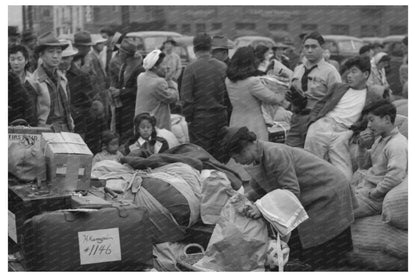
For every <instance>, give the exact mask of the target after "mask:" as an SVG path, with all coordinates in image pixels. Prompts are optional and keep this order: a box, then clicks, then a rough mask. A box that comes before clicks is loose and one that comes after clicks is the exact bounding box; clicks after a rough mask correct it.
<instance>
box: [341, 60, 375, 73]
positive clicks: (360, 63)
mask: <svg viewBox="0 0 416 277" xmlns="http://www.w3.org/2000/svg"><path fill="white" fill-rule="evenodd" d="M353 66H355V67H357V68H358V69H359V70H361V72H363V73H364V72H366V71H367V72H368V75H370V73H371V62H370V57H368V56H355V57H352V58H350V59H348V60H347V61H346V62H345V69H351V67H353Z"/></svg>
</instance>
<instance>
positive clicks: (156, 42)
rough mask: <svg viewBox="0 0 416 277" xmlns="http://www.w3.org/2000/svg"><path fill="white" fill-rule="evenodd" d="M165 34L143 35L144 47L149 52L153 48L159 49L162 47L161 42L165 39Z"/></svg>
mask: <svg viewBox="0 0 416 277" xmlns="http://www.w3.org/2000/svg"><path fill="white" fill-rule="evenodd" d="M166 38H167V37H166V36H158V37H145V38H144V45H145V47H146V49H145V50H146V51H148V52H150V51H153V50H155V49H159V48H160V47H162V44H163V42H165V40H166Z"/></svg>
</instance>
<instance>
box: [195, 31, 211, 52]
mask: <svg viewBox="0 0 416 277" xmlns="http://www.w3.org/2000/svg"><path fill="white" fill-rule="evenodd" d="M193 43H194V49H195V51H210V50H211V36H210V35H208V34H206V33H203V34H198V35H196V36H195V37H194V40H193Z"/></svg>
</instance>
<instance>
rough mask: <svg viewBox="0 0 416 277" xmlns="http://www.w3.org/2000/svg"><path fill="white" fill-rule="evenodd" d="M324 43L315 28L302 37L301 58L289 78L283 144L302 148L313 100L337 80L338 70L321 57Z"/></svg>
mask: <svg viewBox="0 0 416 277" xmlns="http://www.w3.org/2000/svg"><path fill="white" fill-rule="evenodd" d="M324 43H325V41H324V38H323V37H322V36H321V35H320V34H319V33H318V32H312V33H310V34H307V35H306V36H305V37H304V39H303V54H304V57H305V59H304V62H303V63H302V64H300V65H298V66H297V67H296V68H295V70H294V73H293V77H292V80H291V87H292V89H291V92H290V93H289V95H288V98H289V100H291V102H292V111H293V112H294V113H293V115H292V119H291V123H290V125H291V126H290V130H289V132H288V134H287V138H286V144H287V145H289V146H293V147H301V148H303V146H304V143H305V137H306V132H307V121H308V118H309V114H310V111H311V110H312V109H313V107H314V106H315V104H316V103H317V102H318V101H319V100H321V99H322V98H323V97H325V95H326V94H327V92H328V88H329V87H331V86H332V85H333V84H335V83H337V82H341V76H340V75H339V73H338V71H337V70H336V69H335V68H334V67H333V66H332V65H330V64H329V63H327V62H326V61H325V60H324V58H323V52H324V49H323V48H322V46H323V44H324Z"/></svg>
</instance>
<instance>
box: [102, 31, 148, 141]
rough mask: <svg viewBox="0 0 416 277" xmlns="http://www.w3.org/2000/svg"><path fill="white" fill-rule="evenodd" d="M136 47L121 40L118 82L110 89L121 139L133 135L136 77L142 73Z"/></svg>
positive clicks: (127, 41) (130, 42) (129, 42)
mask: <svg viewBox="0 0 416 277" xmlns="http://www.w3.org/2000/svg"><path fill="white" fill-rule="evenodd" d="M136 50H137V46H136V45H135V44H134V43H133V42H132V41H130V40H128V39H123V40H122V42H121V44H120V45H119V46H118V51H119V53H118V55H119V57H120V62H121V68H120V72H119V74H118V75H119V78H118V80H117V81H118V82H117V84H116V85H115V87H110V93H111V98H112V99H111V100H112V103H113V105H114V106H115V107H116V109H115V117H114V120H115V125H116V130H117V132H118V133H119V135H120V136H121V137H122V139H124V138H127V137H131V136H132V135H133V133H132V132H133V119H134V111H135V108H136V105H135V104H136V94H137V76H139V74H140V73H142V72H144V68H143V67H142V66H141V63H142V58H141V57H136V56H135V54H136Z"/></svg>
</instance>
